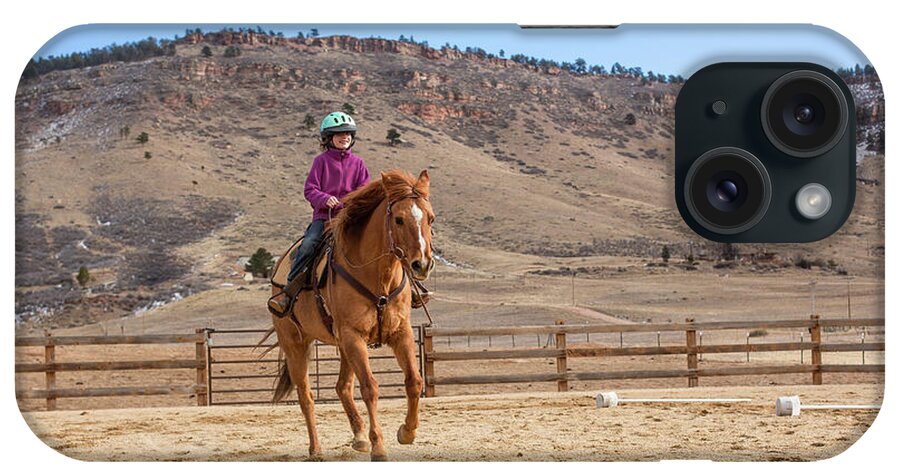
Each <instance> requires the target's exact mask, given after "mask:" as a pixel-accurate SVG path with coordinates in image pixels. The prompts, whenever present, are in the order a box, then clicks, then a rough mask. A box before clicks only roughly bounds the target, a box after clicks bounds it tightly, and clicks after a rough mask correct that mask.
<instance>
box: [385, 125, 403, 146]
mask: <svg viewBox="0 0 900 476" xmlns="http://www.w3.org/2000/svg"><path fill="white" fill-rule="evenodd" d="M387 140H388V143H390V144H391V145H392V146H393V145H397V144H399V143H400V133H399V132H397V129H393V128H392V129H388V131H387Z"/></svg>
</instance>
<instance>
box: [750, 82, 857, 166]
mask: <svg viewBox="0 0 900 476" xmlns="http://www.w3.org/2000/svg"><path fill="white" fill-rule="evenodd" d="M848 119H849V113H848V106H847V101H846V99H845V98H844V95H843V93H842V92H841V90H840V88H839V87H838V85H837V84H835V82H834V81H833V80H831V79H830V78H829V77H827V76H825V75H824V74H822V73H817V72H815V71H807V70H799V71H792V72H790V73H787V74H785V75H784V76H781V77H780V78H778V79H777V80H775V82H773V83H772V85H771V86H769V88H768V90H767V91H766V94H765V96H764V97H763V101H762V111H761V120H762V125H763V130H764V131H765V133H766V136H768V138H769V140H770V141H771V142H772V144H774V145H775V147H777V148H778V149H779V150H780V151H782V152H784V153H786V154H788V155H791V156H793V157H800V158H809V157H816V156H819V155H822V154H824V153H825V152H828V151H829V150H831V148H832V147H834V145H835V144H837V142H838V141H839V140H840V139H841V136H842V135H843V134H844V131H845V130H846V128H847V123H848Z"/></svg>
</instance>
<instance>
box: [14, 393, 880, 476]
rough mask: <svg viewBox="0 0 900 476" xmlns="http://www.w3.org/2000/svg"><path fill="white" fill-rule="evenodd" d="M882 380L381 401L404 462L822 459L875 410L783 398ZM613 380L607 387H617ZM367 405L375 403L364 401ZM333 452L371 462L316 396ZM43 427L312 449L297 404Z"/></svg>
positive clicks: (134, 447) (125, 445)
mask: <svg viewBox="0 0 900 476" xmlns="http://www.w3.org/2000/svg"><path fill="white" fill-rule="evenodd" d="M882 389H883V388H882V386H881V385H868V384H858V385H823V386H777V387H768V388H766V387H701V388H694V389H671V390H663V389H642V390H619V391H618V394H619V397H620V398H656V397H698V398H711V397H720V398H727V397H733V398H738V397H745V398H752V399H753V400H752V402H749V403H725V404H709V403H688V404H683V403H680V404H671V403H653V404H646V403H630V404H628V403H625V404H621V405H620V406H619V407H617V408H613V409H597V408H596V407H595V400H594V396H595V394H596V393H597V391H590V392H584V391H578V392H569V393H549V392H548V393H544V392H541V393H523V394H505V395H478V396H473V395H468V396H455V397H436V398H430V399H423V400H422V404H421V411H420V418H421V427H420V429H419V431H418V438H417V440H416V441H415V443H414V444H413V445H411V446H401V445H400V444H398V443H397V441H396V439H395V433H396V429H397V427H398V426H399V425H400V423H401V422H402V421H403V416H404V413H405V404H404V401H402V400H382V401H381V403H380V409H379V416H380V421H381V424H382V429H383V432H384V435H385V440H386V442H387V448H388V453H389V457H390V458H391V459H392V460H399V461H523V460H541V461H635V460H651V461H652V460H658V459H701V460H705V459H710V460H727V461H760V460H764V461H784V460H791V461H792V460H820V459H825V458H829V457H832V456H835V455H837V454H839V453H841V452H843V451H844V450H845V449H847V448H848V447H850V446H851V445H852V444H853V443H854V442H855V441H856V440H857V439H858V438H859V437H860V436H861V435H862V434H863V433H864V432H865V431H866V429H867V428H868V427H869V426H870V425H871V423H872V421H873V420H874V419H875V417H876V415H877V412H876V411H874V410H808V411H804V412H803V413H802V414H801V415H800V416H799V417H777V416H775V412H774V406H775V405H774V403H775V399H776V398H777V397H778V396H782V395H799V396H800V398H801V401H802V402H803V403H804V404H817V403H818V404H824V403H845V404H850V403H872V402H878V401H879V400H880V397H881V394H882ZM607 390H608V389H607ZM360 407H361V411H362V412H363V413H364V414H365V407H364V406H363V405H361V403H360ZM316 414H317V417H318V424H319V437H320V440H321V444H322V449H323V453H324V457H325V459H326V460H327V461H366V460H368V458H369V456H368V455H367V454H363V453H358V452H356V451H354V450H352V449H351V448H350V444H349V443H350V439H351V434H350V429H349V425H348V423H347V419H346V417H345V416H344V413H343V411H342V409H341V406H340V405H339V404H320V405H317V407H316ZM23 415H24V417H25V420H26V421H27V422H28V424H29V425H30V427H31V428H32V429H33V430H34V432H35V434H36V435H37V437H38V438H40V439H41V440H42V441H43V442H45V443H46V444H47V445H49V446H50V447H52V448H54V449H56V450H57V451H60V452H61V453H63V454H65V455H67V456H70V457H72V458H76V459H79V460H86V461H160V460H165V461H171V460H174V461H286V460H287V461H292V460H303V459H305V457H306V455H307V444H308V443H307V441H308V440H307V435H306V430H305V425H304V423H303V418H302V414H301V413H300V409H299V408H298V407H296V406H277V407H273V406H269V407H259V406H254V407H202V408H201V407H177V408H129V409H115V410H88V411H58V412H26V413H24V414H23Z"/></svg>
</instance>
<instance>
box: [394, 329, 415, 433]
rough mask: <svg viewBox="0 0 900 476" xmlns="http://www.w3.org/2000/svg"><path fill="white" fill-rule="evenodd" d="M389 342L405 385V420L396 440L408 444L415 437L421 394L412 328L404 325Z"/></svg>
mask: <svg viewBox="0 0 900 476" xmlns="http://www.w3.org/2000/svg"><path fill="white" fill-rule="evenodd" d="M390 344H391V348H392V349H393V350H394V355H395V356H396V357H397V363H398V364H400V369H401V370H403V376H404V386H405V387H406V422H405V423H403V424H402V425H400V429H398V430H397V441H399V442H400V444H402V445H408V444H411V443H412V442H413V441H414V440H415V439H416V429H417V428H418V427H419V396H420V395H422V377H421V375H419V367H418V361H417V360H416V345H415V340H414V339H413V336H412V329H411V328H410V327H408V326H406V327H405V328H404V329H402V330H401V331H400V332H398V333H397V334H395V337H394V339H392V341H391V343H390Z"/></svg>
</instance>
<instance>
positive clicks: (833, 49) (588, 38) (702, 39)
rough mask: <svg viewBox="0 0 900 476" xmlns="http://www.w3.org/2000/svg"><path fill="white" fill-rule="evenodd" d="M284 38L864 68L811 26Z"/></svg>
mask: <svg viewBox="0 0 900 476" xmlns="http://www.w3.org/2000/svg"><path fill="white" fill-rule="evenodd" d="M225 26H230V27H233V28H238V27H245V28H253V29H255V28H256V26H257V24H228V25H223V24H154V25H133V24H132V25H115V24H93V25H81V26H76V27H73V28H70V29H67V30H65V31H63V32H61V33H59V34H58V35H56V36H55V37H54V38H52V39H50V40H49V41H48V42H47V43H46V44H45V45H44V46H43V47H42V48H41V49H40V50H39V51H38V52H37V53H35V55H34V56H35V57H36V58H37V57H47V56H50V55H53V56H59V55H64V54H69V53H73V52H81V51H88V50H90V49H91V48H101V47H104V46H108V45H111V44H113V43H116V44H123V43H128V42H133V41H137V40H141V39H144V38H147V37H148V36H153V37H155V38H160V39H162V38H170V39H171V38H174V37H175V36H176V35H178V36H184V32H185V30H186V29H194V28H198V27H199V28H201V29H202V30H203V31H216V30H219V29H221V28H223V27H225ZM259 26H261V27H262V28H263V29H264V30H265V31H270V30H271V31H275V32H282V33H284V35H285V36H287V37H294V36H296V34H297V32H298V31H302V32H303V33H304V34H306V33H308V32H309V31H310V29H312V28H317V29H318V31H319V35H320V36H330V35H338V34H349V35H353V36H358V37H370V36H376V37H382V38H387V39H397V38H398V37H399V36H400V35H404V36H406V37H410V36H412V37H413V38H415V40H416V41H423V40H424V41H428V44H429V45H430V46H432V47H440V46H442V45H444V44H445V43H450V44H451V45H457V46H459V48H461V49H465V48H466V47H469V46H471V47H480V48H483V49H484V50H486V51H487V52H489V53H493V54H498V53H499V52H500V50H504V52H505V56H506V57H507V58H508V57H509V56H510V55H513V54H516V53H521V54H525V55H527V56H534V57H537V58H547V59H552V60H555V61H558V62H563V61H569V62H573V61H575V59H577V58H584V59H585V60H586V61H587V63H588V64H592V65H594V64H596V65H603V66H605V67H606V68H607V69H609V67H610V66H611V65H612V64H613V63H614V62H619V63H621V64H623V65H624V66H640V67H641V68H643V70H644V71H645V72H646V71H650V70H652V71H653V72H655V73H663V74H681V75H684V76H688V75H690V74H691V73H693V72H694V71H696V70H698V69H700V68H701V67H703V66H705V65H708V64H711V63H715V62H720V61H813V62H817V63H820V64H823V65H825V66H828V67H831V68H838V67H848V66H853V65H854V64H857V63H859V64H866V63H867V62H868V61H867V60H866V58H865V56H864V55H863V54H862V53H861V52H860V51H859V49H858V48H856V47H855V46H854V45H853V44H852V43H850V42H849V41H848V40H846V39H844V38H843V37H842V36H840V35H838V34H837V33H834V32H832V31H831V30H828V29H825V28H821V27H816V26H812V25H636V24H630V25H623V26H620V27H619V28H616V29H552V30H550V29H521V28H519V27H518V26H517V25H512V24H501V25H485V24H480V25H459V24H457V25H440V24H432V25H415V24H397V25H391V24H378V25H341V24H315V25H312V24H299V25H298V24H291V25H280V24H261V25H259Z"/></svg>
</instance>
